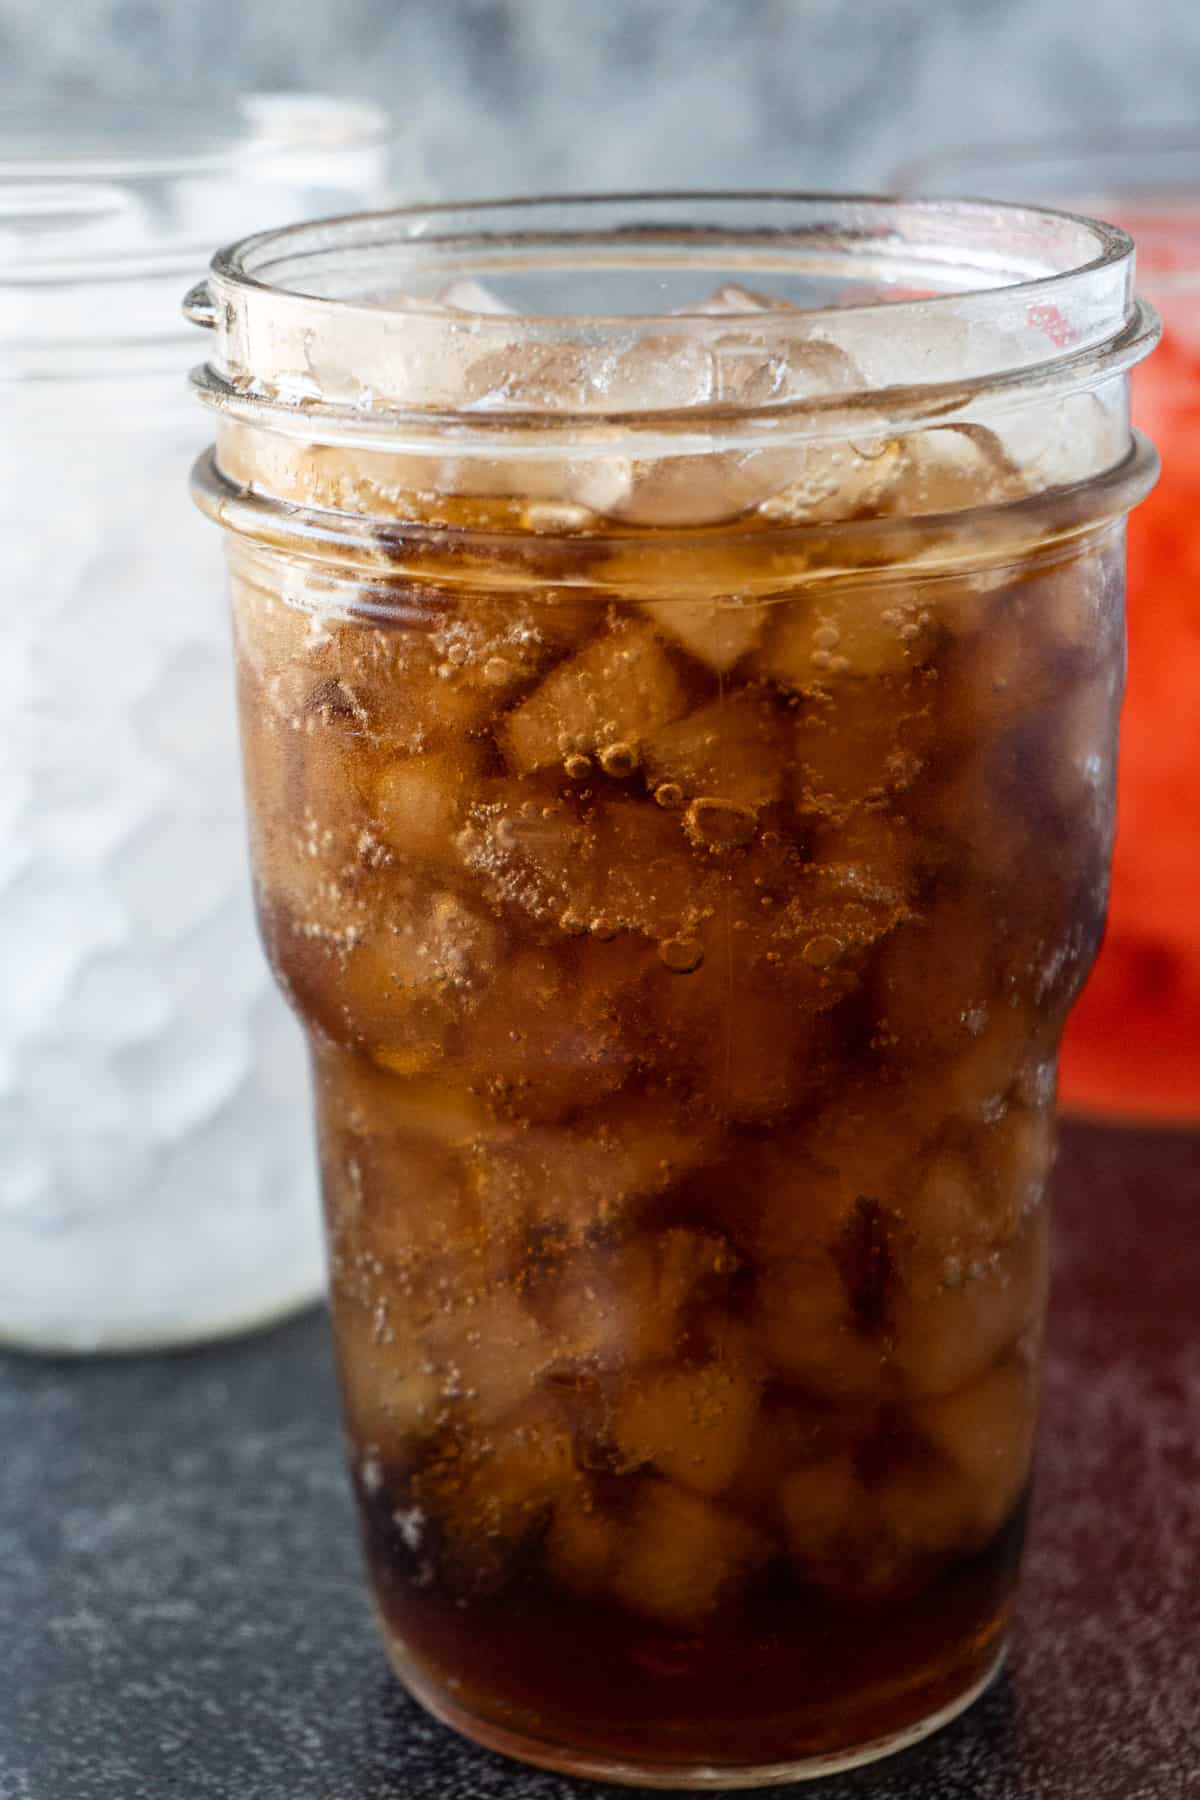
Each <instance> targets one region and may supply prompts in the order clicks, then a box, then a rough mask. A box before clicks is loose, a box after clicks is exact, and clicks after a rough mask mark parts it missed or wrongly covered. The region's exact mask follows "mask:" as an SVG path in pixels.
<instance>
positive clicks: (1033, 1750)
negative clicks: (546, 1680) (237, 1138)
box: [0, 1126, 1200, 1800]
mask: <svg viewBox="0 0 1200 1800" xmlns="http://www.w3.org/2000/svg"><path fill="white" fill-rule="evenodd" d="M1056 1282H1057V1285H1056V1292H1055V1311H1054V1324H1053V1329H1052V1333H1051V1348H1050V1358H1049V1367H1048V1378H1047V1387H1046V1405H1045V1415H1044V1416H1045V1427H1044V1432H1043V1452H1042V1463H1041V1479H1040V1484H1039V1492H1038V1500H1037V1506H1036V1513H1035V1523H1034V1530H1033V1538H1032V1543H1031V1547H1030V1552H1029V1558H1028V1562H1027V1568H1026V1580H1025V1586H1024V1590H1023V1596H1024V1598H1023V1607H1022V1614H1021V1622H1020V1625H1019V1628H1018V1631H1017V1635H1016V1641H1015V1644H1014V1647H1013V1652H1012V1656H1011V1658H1010V1662H1009V1666H1008V1669H1007V1671H1006V1672H1005V1674H1004V1675H1003V1676H1002V1677H1001V1678H1000V1680H999V1681H998V1682H997V1683H996V1684H995V1685H994V1686H993V1688H992V1689H991V1691H990V1692H989V1693H988V1694H987V1696H986V1697H985V1698H984V1699H983V1700H982V1701H981V1702H980V1703H979V1704H978V1705H977V1706H976V1707H975V1708H974V1709H973V1710H972V1711H971V1712H970V1713H969V1714H967V1715H966V1717H965V1718H963V1719H961V1720H960V1721H959V1722H958V1723H956V1724H955V1725H953V1726H951V1727H950V1728H949V1729H948V1730H947V1731H945V1732H944V1733H942V1735H941V1736H940V1737H937V1738H935V1739H933V1740H931V1741H930V1742H929V1743H927V1744H925V1745H922V1746H920V1747H919V1748H918V1749H916V1750H912V1751H909V1752H907V1753H906V1754H904V1755H903V1756H901V1757H898V1758H896V1759H894V1760H893V1761H891V1762H890V1763H883V1764H877V1765H875V1767H874V1768H872V1769H866V1770H861V1771H859V1772H857V1773H855V1774H853V1775H849V1776H843V1777H838V1778H835V1779H833V1780H830V1781H827V1782H825V1783H823V1784H821V1785H820V1786H819V1787H818V1788H816V1789H814V1790H812V1791H813V1792H814V1794H820V1796H821V1800H918V1797H920V1800H960V1797H961V1800H967V1797H968V1796H969V1797H970V1800H1181V1797H1183V1796H1191V1795H1200V1441H1198V1440H1200V1316H1198V1315H1200V1137H1198V1138H1196V1139H1192V1140H1188V1139H1187V1138H1184V1137H1174V1138H1171V1137H1158V1138H1156V1137H1152V1136H1148V1135H1124V1134H1118V1133H1103V1132H1100V1131H1095V1130H1090V1129H1085V1128H1083V1127H1078V1126H1077V1127H1073V1128H1071V1129H1069V1130H1067V1131H1066V1132H1065V1133H1064V1141H1063V1151H1062V1158H1061V1162H1060V1172H1059V1231H1058V1256H1057V1264H1056ZM0 1452H2V1456H3V1462H2V1464H0V1467H2V1469H3V1475H2V1480H0V1800H218V1797H219V1800H502V1797H507V1796H514V1797H518V1796H519V1797H520V1800H567V1797H569V1796H573V1795H580V1796H587V1795H596V1794H599V1793H601V1792H606V1791H609V1790H601V1789H598V1788H596V1787H592V1786H588V1785H586V1784H576V1783H573V1782H570V1781H567V1780H565V1779H564V1778H562V1777H559V1776H554V1775H547V1774H541V1773H538V1772H536V1771H534V1770H523V1769H519V1768H517V1767H516V1766H515V1765H513V1764H511V1763H506V1762H504V1761H502V1760H501V1759H500V1758H498V1757H495V1756H491V1755H488V1754H486V1753H485V1752H483V1751H479V1750H475V1749H473V1748H471V1747H470V1746H468V1745H466V1744H463V1743H460V1742H459V1741H457V1740H456V1739H455V1738H454V1737H452V1736H451V1735H450V1734H449V1733H448V1732H447V1731H445V1730H443V1729H442V1728H441V1727H440V1726H438V1725H435V1724H433V1723H432V1722H431V1721H430V1720H429V1719H427V1718H426V1717H425V1716H424V1714H422V1713H421V1712H420V1711H419V1710H418V1709H417V1707H416V1706H415V1705H414V1704H413V1703H412V1702H411V1701H409V1700H407V1699H406V1698H405V1696H404V1694H403V1693H402V1692H401V1690H400V1689H399V1687H398V1686H397V1685H396V1683H395V1681H394V1680H393V1679H392V1677H391V1675H390V1674H389V1672H388V1668H387V1665H386V1664H385V1662H384V1656H383V1651H382V1648H381V1646H380V1644H379V1641H378V1640H377V1638H376V1635H375V1631H374V1627H373V1624H372V1621H371V1617H370V1614H369V1612H368V1608H367V1602H366V1596H365V1591H364V1584H363V1577H362V1569H361V1565H360V1561H359V1552H358V1544H357V1539H356V1536H355V1531H354V1525H353V1519H352V1515H351V1508H350V1497H349V1493H348V1488H347V1484H346V1482H345V1479H344V1477H343V1472H342V1461H341V1444H340V1442H339V1438H338V1429H337V1418H336V1401H335V1396H334V1388H333V1379H332V1374H331V1369H330V1359H329V1350H328V1345H327V1341H326V1330H325V1321H324V1319H323V1317H321V1316H320V1315H316V1316H314V1315H310V1316H309V1317H307V1318H305V1319H301V1320H299V1321H296V1322H294V1323H292V1324H290V1325H287V1326H285V1327H283V1328H282V1329H280V1330H277V1331H274V1332H272V1333H271V1334H269V1335H265V1336H262V1337H258V1338H254V1339H251V1340H248V1341H244V1342H242V1343H239V1344H233V1345H228V1346H224V1347H221V1348H217V1349H213V1350H207V1351H198V1352H193V1353H190V1354H186V1355H177V1356H172V1357H161V1358H152V1359H144V1360H139V1361H129V1362H107V1363H105V1362H100V1363H91V1364H86V1363H67V1362H57V1363H54V1362H50V1363H46V1362H41V1363H39V1362H33V1361H26V1360H24V1359H22V1358H17V1357H12V1358H8V1359H2V1360H0ZM611 1791H613V1792H614V1793H615V1792H616V1790H611ZM623 1791H625V1792H628V1790H623ZM779 1791H781V1792H782V1790H779Z"/></svg>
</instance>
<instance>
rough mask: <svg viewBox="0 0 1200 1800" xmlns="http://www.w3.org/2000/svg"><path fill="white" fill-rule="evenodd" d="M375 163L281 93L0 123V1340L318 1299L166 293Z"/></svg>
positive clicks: (380, 188) (380, 147)
mask: <svg viewBox="0 0 1200 1800" xmlns="http://www.w3.org/2000/svg"><path fill="white" fill-rule="evenodd" d="M392 148H393V146H392V142H391V130H390V127H389V126H388V125H387V122H386V121H385V119H384V118H383V117H382V115H381V114H379V113H378V112H377V111H376V110H375V109H374V108H370V107H360V106H356V105H355V106H351V105H346V104H344V103H342V102H339V101H332V100H323V99H321V98H319V97H317V96H304V95H297V96H273V97H266V96H263V97H259V98H250V99H248V100H246V101H245V102H243V103H242V104H241V105H240V106H239V107H238V108H237V109H236V110H235V111H233V112H231V113H230V114H229V115H228V116H226V117H220V116H214V114H213V113H212V111H211V110H209V109H205V110H204V112H203V113H202V114H201V115H198V116H196V117H192V116H190V115H189V114H188V113H187V111H186V109H172V111H171V113H170V115H169V117H168V116H161V117H155V116H153V115H149V114H146V113H144V112H143V113H141V114H138V115H136V116H134V117H132V118H128V119H118V118H115V117H114V116H113V115H112V114H111V113H108V114H100V113H95V114H93V113H90V112H89V111H88V110H87V109H86V108H73V109H72V111H71V115H70V119H69V121H63V122H53V121H51V122H46V121H45V120H44V119H42V120H41V121H38V120H31V121H30V122H29V123H28V125H27V126H26V127H24V128H23V127H22V126H21V124H20V121H19V119H17V118H16V117H15V116H14V115H13V114H11V113H10V114H8V115H6V118H5V121H4V124H3V126H0V252H2V254H0V262H2V264H3V268H2V271H0V404H2V407H3V427H2V429H0V572H2V576H3V589H4V594H5V599H6V603H7V604H6V611H5V625H4V634H5V647H4V654H3V656H0V693H2V695H3V701H2V705H0V996H2V998H0V1341H4V1342H9V1343H14V1344H20V1345H24V1346H27V1347H29V1348H33V1349H43V1350H76V1351H83V1350H98V1349H104V1350H114V1349H131V1348H135V1347H143V1346H150V1345H164V1344H175V1343H184V1342H189V1341H191V1340H193V1339H197V1338H202V1337H209V1336H213V1335H216V1334H218V1333H222V1332H227V1331H232V1330H235V1329H239V1328H241V1327H243V1326H247V1325H251V1324H257V1323H260V1322H262V1321H264V1320H266V1319H269V1318H272V1317H274V1316H276V1315H278V1314H280V1313H283V1312H286V1311H287V1310H289V1309H290V1308H292V1307H295V1306H297V1305H299V1304H301V1303H303V1302H306V1301H310V1300H312V1299H313V1298H314V1297H315V1296H316V1295H317V1294H318V1293H319V1292H320V1290H321V1287H322V1279H323V1272H322V1255H321V1247H320V1234H319V1224H318V1215H317V1207H316V1197H315V1185H316V1184H315V1179H314V1176H313V1157H312V1151H311V1128H310V1125H309V1122H308V1119H309V1100H308V1093H307V1081H306V1078H305V1074H304V1067H303V1057H302V1053H301V1049H300V1045H299V1042H298V1035H297V1032H296V1028H295V1026H294V1025H293V1024H292V1022H291V1021H290V1019H289V1018H288V1017H287V1014H286V1011H285V1009H284V1007H283V1004H282V1002H281V1001H280V1000H279V999H278V997H277V996H276V994H275V993H274V991H273V989H272V986H271V983H270V981H269V978H268V975H267V972H266V967H265V964H264V962H263V959H262V957H261V954H260V951H259V948H258V945H257V942H256V938H255V933H254V927H253V922H252V912H251V905H250V898H249V884H248V880H247V877H246V874H245V852H244V848H243V843H244V830H245V827H244V820H243V816H242V809H241V805H240V800H239V788H238V779H237V750H236V731H235V723H234V715H233V707H232V703H231V698H230V682H229V677H228V671H227V663H228V660H229V648H228V623H227V621H226V619H225V618H224V617H223V616H222V612H221V610H220V608H219V607H217V606H216V605H214V602H213V593H214V585H215V582H216V579H217V577H216V568H215V560H214V546H213V545H212V544H211V542H210V539H209V535H208V534H207V533H205V532H204V531H203V530H201V529H200V528H199V521H198V520H197V519H196V517H195V513H194V511H193V510H192V508H191V507H190V506H189V504H188V502H187V495H186V485H187V484H186V471H187V468H188V466H189V464H190V462H191V460H192V459H193V457H194V456H195V454H196V451H197V450H198V448H199V446H200V442H201V433H200V422H199V420H198V419H197V417H196V415H195V409H194V408H193V407H192V406H191V405H190V404H189V402H188V395H187V380H186V376H187V368H188V362H189V343H188V336H189V334H188V331H187V327H186V325H185V324H184V322H183V321H182V320H181V319H180V317H179V307H178V297H179V288H180V285H181V283H182V282H183V281H184V279H185V271H186V272H187V274H191V273H193V272H194V270H195V268H196V264H197V261H198V260H199V259H202V258H204V257H207V255H208V254H209V253H210V249H211V246H212V245H213V244H215V243H216V242H218V241H219V237H218V234H219V232H220V231H221V229H223V228H227V227H228V221H229V219H230V218H231V217H232V218H237V219H239V220H240V221H241V222H242V224H243V226H244V228H246V229H249V228H251V227H252V226H255V225H263V224H268V223H271V222H273V221H278V220H280V219H285V218H288V217H294V216H296V215H297V214H300V213H303V212H305V211H311V210H312V209H313V207H314V206H315V207H319V208H322V209H327V208H329V207H330V206H331V205H334V204H337V205H339V206H342V207H346V208H348V207H352V206H356V205H357V206H361V205H363V204H365V203H368V202H370V200H371V199H372V198H376V199H377V198H379V197H381V196H382V195H383V194H384V193H385V192H386V183H387V178H388V168H389V160H390V155H391V151H392Z"/></svg>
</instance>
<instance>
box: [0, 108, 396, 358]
mask: <svg viewBox="0 0 1200 1800" xmlns="http://www.w3.org/2000/svg"><path fill="white" fill-rule="evenodd" d="M394 148H395V128H394V125H393V123H392V121H391V120H390V119H389V118H388V116H387V114H386V113H385V112H383V111H382V109H380V108H379V107H376V106H373V105H371V104H369V103H368V102H365V101H357V100H342V99H337V98H334V97H332V96H327V95H321V94H251V95H247V96H245V97H244V98H242V99H239V100H236V101H234V102H233V103H232V104H228V105H226V106H224V107H217V106H213V107H208V106H196V105H179V106H174V105H170V106H168V105H165V104H155V105H147V106H137V107H133V106H130V105H128V104H126V105H116V104H109V105H99V104H96V103H93V102H83V103H75V102H70V103H63V104H61V105H60V106H58V107H57V108H53V107H49V106H42V107H41V108H39V109H38V110H37V111H36V112H35V111H32V110H28V109H25V108H0V342H4V343H8V344H13V343H17V342H20V343H34V342H36V343H41V344H45V343H47V342H52V341H58V342H64V341H74V342H80V341H91V342H100V341H113V340H114V339H129V338H130V337H134V338H137V339H139V340H141V341H145V340H146V339H147V338H162V337H179V336H180V335H181V333H182V332H183V331H184V330H185V327H184V326H183V323H182V321H181V319H180V315H179V289H180V283H181V282H182V283H183V284H184V285H186V283H187V279H188V277H189V276H192V275H195V274H198V273H200V272H201V271H202V270H203V269H204V267H205V266H206V264H207V262H208V259H209V257H210V255H211V254H212V252H213V250H214V249H215V248H216V247H217V246H218V245H219V244H221V243H229V242H231V241H232V240H234V239H235V238H239V237H244V236H245V235H246V234H247V233H249V232H253V231H260V230H264V229H266V228H268V227H270V226H274V225H281V224H286V223H288V222H290V221H293V220H296V219H300V218H304V217H309V216H312V215H314V214H328V213H331V212H349V211H356V210H358V209H360V208H363V207H369V206H371V205H377V204H379V202H380V201H381V200H383V199H386V198H388V197H389V194H388V187H389V178H390V172H391V167H392V156H393V153H394Z"/></svg>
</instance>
